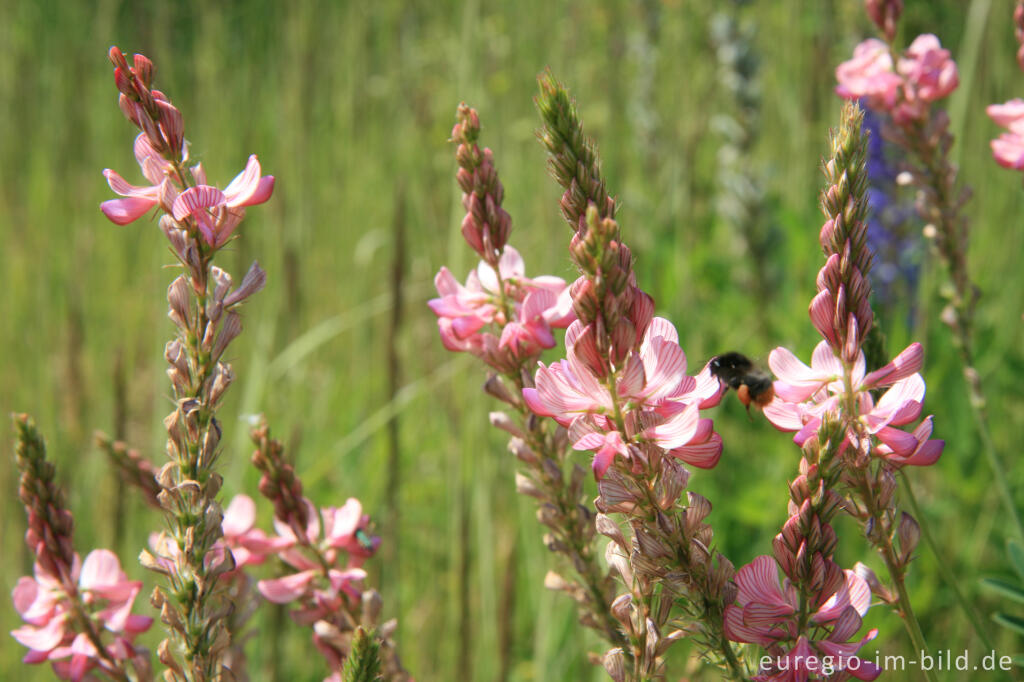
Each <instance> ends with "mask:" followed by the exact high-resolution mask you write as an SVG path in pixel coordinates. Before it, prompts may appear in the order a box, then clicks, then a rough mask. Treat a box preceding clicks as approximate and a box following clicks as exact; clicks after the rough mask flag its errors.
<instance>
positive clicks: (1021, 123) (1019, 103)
mask: <svg viewBox="0 0 1024 682" xmlns="http://www.w3.org/2000/svg"><path fill="white" fill-rule="evenodd" d="M985 111H986V113H988V115H989V118H991V119H992V120H993V121H995V122H996V124H997V125H1000V126H1002V127H1003V128H1006V129H1007V130H1008V131H1009V132H1005V133H1003V134H1001V135H1000V136H999V137H998V138H996V139H994V140H992V141H991V142H990V143H989V144H990V145H991V146H992V156H994V157H995V160H996V163H998V164H999V165H1000V166H1002V167H1004V168H1011V169H1013V170H1024V100H1022V99H1012V100H1010V101H1009V102H1005V103H1003V104H991V105H989V106H988V107H987V108H986V109H985Z"/></svg>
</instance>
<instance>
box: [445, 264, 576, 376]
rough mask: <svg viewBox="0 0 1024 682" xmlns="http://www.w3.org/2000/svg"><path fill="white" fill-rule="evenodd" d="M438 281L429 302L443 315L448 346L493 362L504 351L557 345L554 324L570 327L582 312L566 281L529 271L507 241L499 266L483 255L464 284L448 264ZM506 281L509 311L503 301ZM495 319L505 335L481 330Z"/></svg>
mask: <svg viewBox="0 0 1024 682" xmlns="http://www.w3.org/2000/svg"><path fill="white" fill-rule="evenodd" d="M434 285H435V286H436V287H437V293H438V294H440V298H435V299H431V300H430V301H429V303H428V305H429V306H430V309H431V310H432V311H434V314H435V315H437V317H438V320H437V324H438V329H439V331H440V334H441V342H442V343H443V344H444V346H445V348H447V349H448V350H450V351H456V352H460V351H466V352H470V353H473V354H474V355H477V356H479V357H482V358H483V359H484V360H487V361H489V362H491V363H492V364H495V362H500V360H498V359H495V358H493V357H492V356H494V355H497V354H500V353H502V352H505V353H509V354H511V355H512V356H513V358H519V357H530V356H534V355H537V354H539V353H540V352H541V350H543V349H545V348H552V347H554V345H555V337H554V334H553V333H552V331H551V330H552V329H558V328H565V327H567V326H568V325H569V323H570V322H572V321H573V320H574V319H575V318H576V316H575V314H574V313H573V309H572V299H571V298H570V296H569V290H568V287H566V285H565V282H564V281H563V280H562V279H560V278H558V277H551V276H542V277H535V278H532V279H531V278H528V277H526V276H525V266H524V263H523V259H522V257H521V256H520V255H519V252H518V251H516V250H515V249H514V248H512V247H511V246H506V247H505V250H504V252H503V253H502V255H501V258H500V259H499V261H498V270H497V272H495V270H494V268H492V267H491V266H490V265H488V264H487V263H485V262H483V261H481V262H480V264H479V265H478V266H477V267H476V269H475V270H473V271H472V272H470V274H469V277H468V278H467V280H466V284H465V286H463V285H461V284H459V282H458V281H457V280H456V279H455V277H454V276H453V275H452V273H451V272H450V271H449V270H448V268H445V267H442V268H441V271H440V272H438V273H437V276H436V277H435V278H434ZM502 285H504V295H505V304H506V305H507V306H509V309H508V311H506V310H503V309H502V306H501V299H502ZM492 323H493V324H495V325H497V326H498V327H500V328H501V336H500V338H496V339H492V338H489V336H493V335H489V334H487V333H485V332H482V331H481V330H483V329H484V327H486V326H487V325H490V324H492ZM489 358H490V359H489ZM492 360H493V361H492Z"/></svg>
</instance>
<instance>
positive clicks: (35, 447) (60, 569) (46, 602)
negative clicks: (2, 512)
mask: <svg viewBox="0 0 1024 682" xmlns="http://www.w3.org/2000/svg"><path fill="white" fill-rule="evenodd" d="M14 428H15V431H16V440H15V461H16V463H17V466H18V469H19V470H20V472H21V478H20V481H19V487H18V496H19V497H20V499H21V502H22V504H23V505H24V506H25V511H26V513H27V515H28V531H27V532H26V534H25V542H26V544H27V545H28V547H29V550H30V551H31V552H32V554H33V555H34V557H35V568H34V575H33V576H32V577H28V576H25V577H22V578H20V579H19V580H18V583H17V585H16V586H15V588H14V590H13V592H12V597H13V599H14V606H15V609H16V610H17V611H18V613H19V614H20V615H21V617H22V619H23V620H24V621H25V625H23V626H22V627H20V628H18V629H17V630H14V631H13V632H11V635H12V636H13V637H14V638H15V639H16V640H17V641H18V642H19V643H20V644H22V645H24V646H26V647H27V648H28V649H29V653H28V654H27V655H26V656H25V659H24V661H25V662H26V663H32V664H36V663H43V662H45V661H50V662H51V663H52V665H53V669H54V672H55V673H56V675H57V676H58V677H60V678H62V679H76V680H77V679H82V678H83V677H85V676H86V675H87V674H89V673H90V672H91V671H95V672H97V673H100V674H102V675H103V676H105V677H107V678H110V679H113V680H119V681H123V682H128V681H132V682H147V681H148V680H151V679H152V671H151V668H150V665H149V652H148V651H146V649H144V648H142V647H138V646H136V645H135V644H134V638H135V636H136V635H137V634H138V633H140V632H144V631H145V630H147V629H149V626H150V625H151V624H152V622H153V619H152V618H147V617H144V616H137V615H134V614H132V613H131V609H132V606H133V604H134V602H135V598H136V596H138V594H139V592H140V591H141V589H142V583H141V582H138V581H130V580H128V578H127V576H126V575H125V574H124V572H123V571H122V570H121V564H120V561H118V559H117V556H116V555H115V554H114V553H113V552H110V551H109V550H105V549H98V550H94V551H92V552H90V553H89V554H88V555H87V556H86V558H85V561H84V562H83V561H82V560H81V559H79V557H78V555H77V554H76V553H75V551H74V546H73V538H72V531H73V527H74V522H73V520H72V517H71V512H70V511H69V510H68V509H67V508H66V507H65V506H64V499H63V494H62V493H61V491H60V489H59V488H58V487H57V485H56V483H55V481H54V479H55V477H56V469H55V468H54V466H53V464H51V463H50V462H48V461H47V460H46V446H45V444H44V442H43V438H42V436H41V435H40V433H39V431H38V430H37V429H36V425H35V423H34V421H33V420H32V419H31V418H30V417H29V416H28V415H25V414H21V415H15V416H14Z"/></svg>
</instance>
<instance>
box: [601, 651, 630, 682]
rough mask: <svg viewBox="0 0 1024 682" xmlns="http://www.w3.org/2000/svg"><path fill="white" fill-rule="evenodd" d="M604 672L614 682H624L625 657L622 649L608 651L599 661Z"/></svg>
mask: <svg viewBox="0 0 1024 682" xmlns="http://www.w3.org/2000/svg"><path fill="white" fill-rule="evenodd" d="M601 664H602V665H604V669H605V672H607V673H608V676H609V677H611V678H612V680H613V681H614V682H624V680H625V679H626V655H625V654H624V653H622V649H619V648H615V649H610V650H609V651H608V653H606V654H605V655H604V658H602V659H601Z"/></svg>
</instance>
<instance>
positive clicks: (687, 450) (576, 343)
mask: <svg viewBox="0 0 1024 682" xmlns="http://www.w3.org/2000/svg"><path fill="white" fill-rule="evenodd" d="M565 345H566V348H567V357H566V359H564V360H561V361H559V362H554V363H552V364H551V365H549V366H544V364H543V363H539V368H538V370H537V375H536V388H526V389H524V390H523V397H524V399H525V400H526V403H527V405H529V407H530V409H531V410H533V411H534V412H535V413H536V414H539V415H541V416H545V417H552V418H553V419H555V421H557V422H558V423H559V424H562V425H563V426H566V427H568V428H569V439H570V441H571V442H572V444H573V447H574V448H575V449H577V450H591V451H594V453H595V454H594V461H593V469H594V474H595V476H597V478H601V477H602V476H604V473H605V471H607V470H608V467H609V466H611V463H612V461H613V460H614V458H615V455H616V454H618V455H622V456H624V457H627V458H628V457H629V456H630V454H629V448H628V447H627V446H626V444H625V443H626V442H627V441H631V440H635V441H640V442H643V441H647V442H651V443H653V444H655V445H657V446H658V447H660V448H662V449H664V450H666V451H668V452H669V454H671V455H673V456H675V457H678V458H679V459H681V460H683V461H685V462H688V463H689V464H692V465H694V466H698V467H702V468H711V467H713V466H714V465H715V464H717V463H718V458H719V456H720V455H721V450H722V443H721V438H720V437H719V436H718V434H716V433H714V431H713V429H712V425H711V420H709V419H701V418H700V416H699V409H700V408H702V407H711V406H712V405H715V404H717V402H718V400H719V399H720V398H721V394H722V387H721V385H720V383H719V382H718V380H717V379H715V378H714V377H713V376H712V375H711V373H710V371H709V370H708V368H707V367H705V368H704V369H703V371H702V372H701V373H700V374H699V375H698V376H697V377H691V376H687V374H686V354H685V353H684V352H683V349H682V348H680V347H679V336H678V334H677V333H676V329H675V327H674V326H672V323H671V322H669V321H668V320H665V319H663V318H659V317H656V318H653V319H652V320H651V323H650V324H649V325H648V327H647V330H646V333H645V335H644V338H643V341H642V343H641V345H640V350H639V351H638V352H637V351H633V352H630V353H629V354H628V355H627V357H626V359H625V362H624V363H623V366H622V367H621V368H619V369H618V370H617V371H616V372H615V374H614V376H613V377H611V378H609V380H608V381H610V382H612V383H611V384H609V383H606V382H604V381H602V380H600V379H598V378H597V376H595V375H594V373H593V372H592V371H591V369H590V366H589V365H588V363H587V356H588V355H593V354H595V353H597V349H596V347H594V346H593V339H592V336H590V335H587V334H584V327H583V325H582V324H581V323H580V322H579V321H577V322H574V323H573V324H572V325H570V326H569V329H568V331H566V335H565ZM612 386H614V391H615V397H614V399H613V396H612ZM616 402H618V403H619V404H620V405H623V406H624V408H623V410H622V414H619V415H616V414H615V408H614V406H615V404H616ZM622 429H624V431H623V430H622Z"/></svg>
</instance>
